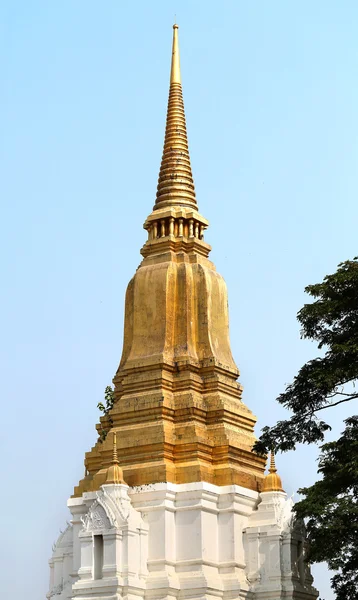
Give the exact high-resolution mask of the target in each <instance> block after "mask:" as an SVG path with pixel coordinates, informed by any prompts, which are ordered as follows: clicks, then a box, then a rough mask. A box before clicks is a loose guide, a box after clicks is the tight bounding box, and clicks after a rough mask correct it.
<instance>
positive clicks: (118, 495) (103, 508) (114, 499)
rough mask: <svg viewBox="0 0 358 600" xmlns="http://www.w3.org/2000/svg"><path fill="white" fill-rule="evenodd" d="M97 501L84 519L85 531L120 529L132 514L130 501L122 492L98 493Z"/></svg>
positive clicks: (102, 491) (103, 491) (104, 491)
mask: <svg viewBox="0 0 358 600" xmlns="http://www.w3.org/2000/svg"><path fill="white" fill-rule="evenodd" d="M96 495H97V499H96V500H95V501H94V502H93V504H92V505H91V506H90V509H89V511H88V513H87V515H86V516H85V517H84V518H82V517H81V520H82V523H83V531H94V530H96V529H97V530H98V529H110V528H111V527H115V528H116V529H120V528H121V527H122V526H123V525H125V524H126V523H127V521H128V518H129V514H130V500H129V497H128V495H127V493H123V491H122V490H117V489H114V490H113V489H112V490H111V492H110V493H108V492H107V491H106V490H103V489H101V490H99V491H98V492H97V494H96Z"/></svg>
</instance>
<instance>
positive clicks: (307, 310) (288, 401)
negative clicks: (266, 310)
mask: <svg viewBox="0 0 358 600" xmlns="http://www.w3.org/2000/svg"><path fill="white" fill-rule="evenodd" d="M305 291H306V292H307V293H308V294H309V295H310V296H312V297H313V298H315V301H314V302H312V303H310V304H305V306H304V307H303V308H302V309H301V310H300V311H299V313H298V315H297V318H298V321H299V322H300V324H301V326H302V329H301V337H302V338H306V339H310V340H315V341H316V342H317V343H318V348H319V349H321V350H322V349H325V354H324V356H319V357H317V358H314V359H313V360H310V361H309V362H307V363H306V364H305V365H303V367H301V369H300V370H299V372H298V374H297V375H296V377H295V378H294V380H293V383H291V384H290V385H288V386H287V388H286V390H285V391H284V392H283V393H282V394H281V395H280V396H279V397H278V398H277V400H278V402H279V403H280V404H282V405H283V406H285V408H287V409H289V410H291V411H292V412H293V415H292V417H291V418H290V419H287V420H284V421H279V422H278V423H277V424H276V425H275V426H274V427H264V429H263V430H262V431H263V433H262V435H261V437H260V439H259V440H258V442H257V443H256V445H255V450H256V451H257V452H259V453H265V452H267V450H268V449H270V448H275V449H277V450H281V451H283V452H285V451H287V450H292V449H294V447H295V445H296V444H297V443H308V444H310V443H312V442H321V441H323V439H324V434H325V432H326V431H327V430H329V429H330V425H329V424H328V423H327V422H326V421H324V420H323V419H322V418H321V417H320V416H319V414H317V413H321V411H323V410H325V409H327V408H329V407H332V406H337V405H338V404H341V403H343V402H349V401H351V400H354V399H357V398H358V391H357V389H356V388H355V385H356V383H357V380H358V257H356V258H354V259H353V260H351V261H346V262H343V263H341V264H339V265H338V269H337V271H336V273H334V274H332V275H327V276H326V277H325V278H324V280H323V282H322V283H317V284H315V285H309V286H307V287H306V288H305Z"/></svg>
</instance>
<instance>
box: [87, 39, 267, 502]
mask: <svg viewBox="0 0 358 600" xmlns="http://www.w3.org/2000/svg"><path fill="white" fill-rule="evenodd" d="M177 33H178V29H177V27H174V40H173V55H172V69H171V83H170V93H169V105H168V115H167V126H166V134H165V143H164V151H163V159H162V164H161V168H160V174H159V182H158V192H157V200H156V204H155V207H154V209H153V212H152V213H151V215H149V217H148V218H147V220H146V221H145V223H144V228H145V229H146V230H147V231H148V240H147V242H146V243H145V244H144V246H143V248H142V250H141V253H142V256H143V260H142V263H141V264H140V266H139V268H138V270H137V272H136V273H135V275H134V277H133V279H132V280H131V281H130V283H129V285H128V288H127V293H126V300H125V322H124V342H123V352H122V358H121V361H120V364H119V367H118V370H117V373H116V375H115V377H114V380H113V382H114V386H115V399H116V401H115V405H114V407H113V409H112V410H111V413H110V418H111V422H110V421H109V419H108V417H104V418H102V419H101V422H102V425H98V426H97V428H98V430H100V428H101V427H102V426H103V427H108V428H109V429H110V430H111V432H113V433H115V435H116V441H117V454H118V461H119V464H120V465H121V468H122V471H123V478H124V480H125V481H126V483H127V484H128V485H130V486H135V485H143V484H151V483H155V482H163V481H168V482H173V483H187V482H195V481H207V482H210V483H213V484H216V485H227V484H238V485H242V486H244V487H247V488H251V489H254V490H256V489H259V488H260V487H261V484H262V481H263V476H264V469H265V459H263V458H260V457H258V456H257V455H256V454H254V453H253V452H252V445H253V443H254V441H255V437H254V433H253V427H254V424H255V421H256V418H255V417H254V415H253V414H252V412H251V411H250V410H249V409H248V408H247V407H246V406H245V404H244V403H243V402H242V400H241V394H242V388H241V386H240V384H238V382H237V378H238V375H239V372H238V369H237V367H236V365H235V362H234V359H233V357H232V354H231V349H230V340H229V315H228V300H227V291H226V285H225V282H224V280H223V278H222V277H221V276H220V275H219V274H218V273H217V271H216V269H215V266H214V264H213V263H212V262H211V261H210V260H209V258H208V255H209V252H210V250H211V247H210V246H209V245H208V244H207V243H206V242H205V241H204V239H203V232H204V230H205V229H206V227H207V226H208V222H207V220H206V219H205V218H204V217H202V216H201V215H200V214H199V213H198V211H197V204H196V198H195V190H194V182H193V179H192V174H191V167H190V157H189V151H188V144H187V138H186V127H185V116H184V105H183V99H182V92H181V85H180V70H179V54H178V52H179V51H178V39H177ZM178 78H179V80H178ZM112 439H113V435H112V433H110V434H109V435H107V438H106V440H105V441H104V442H103V443H101V442H99V441H98V442H97V443H96V444H95V446H94V447H93V448H92V450H91V451H90V452H88V453H87V454H86V459H85V465H86V468H87V471H88V474H87V476H86V477H85V478H84V479H83V480H82V481H81V482H80V483H79V485H78V486H77V487H76V488H75V495H76V496H78V495H81V494H82V493H83V492H85V491H91V490H97V489H98V488H99V487H100V486H101V485H102V484H103V483H105V481H106V478H107V477H108V469H109V467H111V465H112V464H113V456H112V455H113V444H112V443H111V440H112Z"/></svg>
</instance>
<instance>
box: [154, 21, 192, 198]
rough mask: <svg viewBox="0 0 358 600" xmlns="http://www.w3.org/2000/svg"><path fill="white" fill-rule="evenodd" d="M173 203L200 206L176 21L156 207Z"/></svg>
mask: <svg viewBox="0 0 358 600" xmlns="http://www.w3.org/2000/svg"><path fill="white" fill-rule="evenodd" d="M171 206H184V207H185V206H186V207H190V208H193V209H194V210H197V208H198V207H197V203H196V197H195V188H194V180H193V175H192V172H191V165H190V156H189V148H188V139H187V133H186V123H185V113H184V102H183V94H182V87H181V75H180V57H179V41H178V25H176V24H175V25H173V49H172V62H171V71H170V88H169V101H168V111H167V122H166V129H165V139H164V149H163V157H162V163H161V166H160V172H159V179H158V187H157V198H156V202H155V206H154V210H158V209H160V208H166V207H171Z"/></svg>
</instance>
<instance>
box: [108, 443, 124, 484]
mask: <svg viewBox="0 0 358 600" xmlns="http://www.w3.org/2000/svg"><path fill="white" fill-rule="evenodd" d="M107 483H112V484H113V483H117V484H119V483H124V481H123V472H122V469H121V467H120V466H119V461H118V456H117V439H116V434H115V432H113V457H112V464H111V466H110V467H109V468H108V470H107V479H106V484H107Z"/></svg>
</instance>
